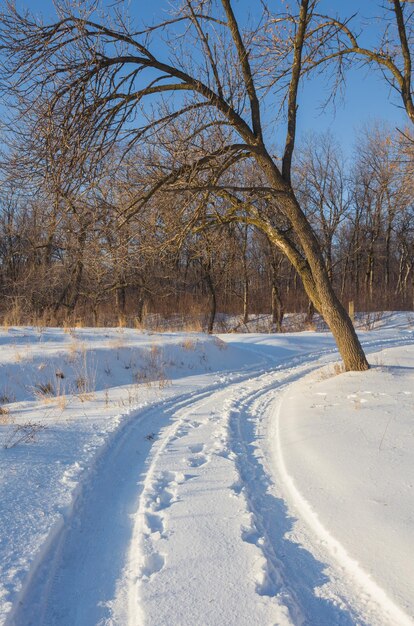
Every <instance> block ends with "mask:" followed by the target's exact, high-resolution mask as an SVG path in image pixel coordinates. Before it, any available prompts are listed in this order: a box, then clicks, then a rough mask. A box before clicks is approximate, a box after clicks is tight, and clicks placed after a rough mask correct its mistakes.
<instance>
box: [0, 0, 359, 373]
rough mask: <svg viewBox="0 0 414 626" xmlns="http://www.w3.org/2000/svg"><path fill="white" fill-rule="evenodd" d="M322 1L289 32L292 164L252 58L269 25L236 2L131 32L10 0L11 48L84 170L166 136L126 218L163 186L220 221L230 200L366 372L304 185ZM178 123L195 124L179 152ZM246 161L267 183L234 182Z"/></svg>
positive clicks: (27, 90) (301, 9)
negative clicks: (309, 85)
mask: <svg viewBox="0 0 414 626" xmlns="http://www.w3.org/2000/svg"><path fill="white" fill-rule="evenodd" d="M316 4H317V1H316V0H300V1H299V2H298V3H297V13H291V14H290V15H289V16H287V18H286V19H287V22H286V24H287V25H288V31H289V32H288V36H287V37H284V36H283V34H282V30H280V31H279V38H280V41H281V42H282V47H283V48H284V49H286V50H287V52H286V55H285V65H286V61H287V66H286V67H287V70H286V67H285V68H283V71H281V74H280V76H279V77H278V76H277V75H276V76H275V78H276V79H278V80H279V79H280V81H281V82H280V83H279V84H280V85H283V86H284V87H286V90H285V94H284V97H285V103H286V139H285V146H284V150H283V155H282V158H281V160H280V161H279V160H278V159H276V158H275V157H274V156H272V150H271V147H270V145H271V144H269V142H268V141H266V139H265V134H264V132H263V122H262V115H263V113H262V104H261V95H262V94H264V93H265V90H266V89H267V88H268V81H264V80H262V78H261V77H262V75H261V73H260V71H259V69H258V63H256V61H255V59H254V58H253V55H252V54H251V47H252V43H253V40H254V38H255V35H256V32H257V29H248V28H247V27H246V26H245V25H244V24H243V17H242V16H240V17H239V18H237V17H236V15H235V12H234V9H233V6H232V3H231V1H230V0H221V1H220V2H210V1H207V0H205V1H199V2H192V1H191V0H186V1H185V2H183V4H182V5H181V7H180V8H179V9H178V10H177V12H176V14H175V15H173V16H172V17H171V19H169V20H166V21H163V22H162V23H160V24H155V25H153V26H150V27H146V28H144V29H142V30H141V31H137V30H134V29H132V28H130V27H128V26H127V24H126V23H125V21H124V20H123V18H122V16H121V15H120V14H119V13H118V14H116V13H114V16H113V17H114V19H113V20H110V19H109V17H108V19H105V20H104V21H102V20H101V21H98V19H95V15H94V7H93V6H92V9H91V11H90V12H89V14H88V11H87V9H83V10H82V13H81V14H79V13H78V14H75V12H74V9H73V10H72V9H71V8H70V5H69V4H68V3H64V4H62V5H59V19H58V21H56V22H55V23H53V24H43V23H42V22H41V21H40V20H39V19H37V18H35V17H33V16H31V15H29V14H26V15H20V14H19V13H18V12H17V10H16V8H15V7H14V5H13V4H11V3H8V5H7V6H8V10H7V12H5V13H4V14H3V15H2V34H1V45H2V50H3V54H4V55H5V59H6V63H5V67H6V68H7V72H6V73H8V74H9V76H10V77H11V79H12V83H13V88H14V89H15V90H17V91H18V93H19V97H20V98H24V97H26V102H27V99H28V98H29V97H30V98H32V99H33V96H35V97H36V94H37V95H38V97H42V98H45V96H47V98H48V102H49V107H50V110H51V111H52V112H54V113H56V114H57V115H58V116H59V118H60V119H61V121H62V124H63V128H64V132H65V136H68V137H70V141H71V145H75V146H76V147H77V149H78V153H77V157H78V158H79V157H81V159H82V165H83V166H85V163H86V161H88V163H89V164H91V163H92V164H94V163H96V162H97V161H96V159H95V157H98V160H99V159H101V158H102V155H103V154H105V153H106V152H107V151H108V150H109V149H111V147H112V145H113V143H114V141H116V140H117V139H120V138H121V137H122V138H123V140H124V141H127V140H128V141H129V143H130V144H134V143H135V142H137V141H138V140H140V141H143V140H144V139H146V140H147V141H150V142H152V144H154V142H156V141H160V138H161V134H160V132H161V131H162V132H163V141H164V144H163V145H162V150H161V156H159V157H158V161H159V163H158V171H157V180H154V182H153V184H147V185H146V187H145V188H142V189H141V190H140V192H139V193H137V196H136V198H135V200H134V202H133V203H132V204H131V206H129V207H127V208H126V210H125V219H131V218H132V217H133V216H134V215H136V214H137V213H138V212H139V211H140V210H142V208H143V206H144V205H145V204H146V203H147V202H148V201H149V200H150V199H151V198H153V197H154V196H155V195H156V194H157V193H158V192H159V191H160V190H162V191H163V192H165V191H166V190H167V191H168V190H170V191H181V192H182V191H184V190H185V191H187V193H191V194H193V195H194V196H196V195H197V194H201V195H205V193H206V191H208V193H209V194H211V195H212V196H214V197H215V198H216V199H217V200H216V201H215V202H216V203H218V204H219V205H220V208H219V210H217V209H215V211H216V213H217V214H218V216H219V215H220V212H221V213H222V212H223V210H224V203H225V204H226V207H227V209H228V213H229V214H230V215H231V218H232V219H234V220H235V219H237V220H238V221H240V222H242V223H248V224H251V225H254V226H255V227H256V228H259V229H260V230H262V231H263V232H264V233H265V234H266V235H267V236H268V238H269V239H270V240H271V242H272V244H273V245H275V246H277V247H278V248H279V249H280V250H282V251H283V253H284V254H285V255H286V256H287V257H288V258H289V260H290V262H291V263H292V264H293V266H294V267H295V269H296V271H297V273H298V274H299V275H300V277H301V279H302V281H303V284H304V288H305V290H306V292H307V294H308V296H309V298H310V300H311V301H312V303H313V306H314V307H315V308H316V309H317V310H318V311H319V312H320V313H321V314H322V315H323V317H324V319H325V320H326V322H327V324H328V326H329V327H330V329H331V331H332V333H333V335H334V337H335V339H336V342H337V344H338V348H339V351H340V353H341V355H342V357H343V359H344V363H345V367H346V368H347V369H348V370H364V369H367V368H368V363H367V360H366V357H365V355H364V352H363V350H362V348H361V345H360V343H359V340H358V338H357V336H356V333H355V330H354V328H353V325H352V323H351V321H350V319H349V317H348V315H347V314H346V311H345V310H344V308H343V306H342V304H341V303H340V301H339V299H338V297H337V296H336V294H335V292H334V290H333V287H332V284H331V281H330V280H329V275H328V272H327V268H326V265H325V261H324V258H323V253H322V250H321V246H320V244H319V241H318V239H317V237H316V235H315V232H314V230H313V229H312V227H311V225H310V222H309V220H308V219H307V218H306V216H305V214H304V212H303V210H302V208H301V207H300V205H299V202H298V200H297V197H296V195H295V191H294V188H293V186H292V158H293V152H294V147H295V139H296V116H297V108H298V107H297V94H298V88H299V83H300V80H301V76H302V73H303V52H304V47H305V43H306V37H307V33H308V32H309V28H310V25H311V24H312V20H313V18H314V12H315V6H316ZM108 24H109V25H108ZM278 25H279V23H277V22H275V23H274V25H273V26H274V28H275V29H277V28H278ZM160 32H164V33H166V39H167V41H166V42H165V41H164V43H162V44H161V43H160V39H156V38H157V36H158V35H159V33H160ZM183 33H185V37H183V36H182V35H183ZM153 38H155V42H154V41H152V39H153ZM290 42H291V44H290ZM188 45H191V46H192V48H191V54H190V53H189V52H188V48H186V46H188ZM166 48H168V52H167V51H166ZM157 50H158V52H157ZM194 50H198V52H197V53H195V52H194ZM160 51H164V53H162V52H161V53H160ZM277 73H278V72H276V74H277ZM282 79H283V81H282ZM9 88H10V82H9ZM170 96H171V97H170ZM134 119H135V120H136V122H135V123H133V120H134ZM177 120H181V122H183V121H185V123H186V124H187V128H188V131H187V134H186V136H185V137H184V138H183V137H181V141H180V144H179V145H178V146H177V143H176V141H177V138H176V132H175V122H176V121H177ZM137 122H138V124H137ZM189 122H190V123H189ZM137 125H138V126H139V127H138V128H137ZM181 128H182V126H181ZM166 129H167V130H166ZM220 129H221V130H222V132H217V131H218V130H220ZM168 134H169V137H168ZM166 137H168V140H167V139H166ZM218 138H220V140H219V139H218ZM173 148H174V149H173ZM242 160H250V161H251V162H252V164H253V165H252V167H253V168H254V169H255V170H256V171H257V179H258V180H260V184H259V185H255V186H253V188H242V189H240V188H237V187H234V186H232V185H230V186H229V185H227V184H226V177H227V176H229V177H230V178H231V171H232V168H233V167H234V166H235V164H236V163H237V162H239V161H242ZM160 172H164V174H163V176H159V174H160ZM259 197H260V198H261V200H262V201H261V203H258V202H257V199H258V198H259ZM261 207H263V208H261ZM277 214H281V215H282V216H283V217H284V219H285V220H286V221H287V223H288V225H289V227H288V228H287V229H286V230H282V229H279V228H278V227H277V224H276V222H277V221H276V220H275V215H277Z"/></svg>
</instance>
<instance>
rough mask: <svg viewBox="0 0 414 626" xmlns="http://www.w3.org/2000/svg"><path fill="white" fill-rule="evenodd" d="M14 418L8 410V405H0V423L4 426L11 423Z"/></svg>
mask: <svg viewBox="0 0 414 626" xmlns="http://www.w3.org/2000/svg"><path fill="white" fill-rule="evenodd" d="M13 422H14V418H13V416H12V414H11V412H10V409H9V407H7V406H0V425H1V426H5V425H7V424H13Z"/></svg>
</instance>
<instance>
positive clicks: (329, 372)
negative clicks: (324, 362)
mask: <svg viewBox="0 0 414 626" xmlns="http://www.w3.org/2000/svg"><path fill="white" fill-rule="evenodd" d="M345 372H346V369H345V365H344V364H343V363H342V362H338V363H332V364H331V365H328V366H326V367H323V368H321V369H320V370H318V372H317V380H318V382H319V381H322V380H328V379H329V378H334V377H335V376H339V375H340V374H344V373H345Z"/></svg>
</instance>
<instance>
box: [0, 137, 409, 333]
mask: <svg viewBox="0 0 414 626" xmlns="http://www.w3.org/2000/svg"><path fill="white" fill-rule="evenodd" d="M36 149H37V148H36V146H35V145H34V144H33V145H30V143H26V145H25V146H23V144H22V141H21V139H20V141H18V142H17V143H16V145H15V146H14V147H13V146H12V147H10V148H9V149H8V151H7V153H6V154H7V155H6V156H4V157H3V164H2V185H1V192H0V194H1V195H0V202H1V209H0V211H1V212H0V290H1V305H0V314H1V318H2V320H3V323H9V324H23V323H38V322H39V321H40V322H42V323H45V324H63V323H76V321H81V322H82V323H84V324H87V325H116V324H118V323H120V322H121V323H127V324H134V323H135V324H137V325H140V324H145V321H146V318H147V320H148V316H152V317H153V315H154V314H156V315H158V317H159V318H163V319H164V318H165V319H170V320H172V319H179V320H187V321H188V322H191V321H192V322H193V323H194V324H195V326H196V327H197V324H200V327H202V328H204V329H206V330H209V331H212V330H213V328H214V323H215V320H216V319H217V317H216V316H217V313H218V312H223V313H231V314H235V315H239V316H240V318H241V321H247V319H248V316H249V314H251V313H271V314H272V319H273V328H274V329H275V330H281V327H282V320H283V314H284V312H285V311H286V312H287V311H288V312H299V311H308V312H309V314H310V315H311V314H312V306H311V305H310V304H309V300H308V297H307V296H306V294H305V291H304V289H303V286H302V282H301V280H300V279H299V277H298V275H297V273H296V271H295V269H294V268H293V266H292V265H291V264H290V263H289V261H288V260H287V258H286V257H284V256H283V255H282V253H281V252H280V251H279V250H278V249H277V248H276V247H275V246H274V245H271V243H270V242H269V241H268V239H267V237H266V235H265V234H264V233H263V232H261V231H260V230H257V229H255V226H254V223H252V220H251V219H249V220H246V222H245V223H244V221H243V216H242V215H241V213H240V211H239V212H238V214H237V219H234V220H232V218H231V211H229V207H228V206H227V207H224V208H223V205H224V204H225V203H226V199H225V197H224V198H221V200H220V203H217V200H215V201H214V202H213V201H211V200H210V199H209V197H207V196H206V201H205V203H204V205H200V203H199V201H198V204H197V205H195V204H194V202H195V201H194V194H191V193H188V194H186V192H185V190H182V189H181V190H180V191H179V192H175V193H174V194H173V193H168V192H165V193H161V194H158V195H157V197H156V199H155V198H154V201H149V202H147V203H146V204H145V206H144V208H141V209H140V210H139V211H135V210H134V206H135V204H134V203H135V201H136V197H137V193H138V192H140V190H142V189H145V188H146V186H147V185H148V181H150V180H151V178H152V177H153V170H154V167H155V164H156V167H157V169H159V168H160V161H161V159H162V156H161V155H157V154H156V153H155V152H154V151H152V152H151V153H150V155H148V154H145V155H143V154H141V153H139V151H137V150H132V151H131V150H130V151H129V153H128V156H127V158H125V159H123V160H121V159H119V153H117V154H115V153H114V151H113V150H112V151H110V152H109V153H108V154H107V155H106V156H105V157H103V158H102V160H101V162H100V164H99V172H96V171H95V172H94V175H93V177H92V176H91V173H90V171H88V175H86V174H85V171H81V170H76V171H75V170H74V171H73V172H72V175H71V176H70V178H69V177H68V176H67V171H68V170H67V164H65V167H62V169H61V170H60V169H59V166H58V165H56V163H55V164H54V167H53V168H50V164H48V163H46V162H44V161H43V160H42V154H40V153H39V155H36ZM117 150H119V148H117ZM296 154H297V156H296V161H295V163H294V168H293V178H294V181H295V187H296V189H297V195H298V197H299V198H300V202H301V205H302V207H303V209H304V212H305V213H306V216H307V217H308V219H309V221H310V222H311V224H312V226H313V228H314V230H315V232H316V233H317V236H318V239H319V242H320V245H321V247H322V250H323V255H324V259H325V262H326V265H327V269H328V273H329V276H330V278H331V280H332V282H333V285H334V287H335V290H336V292H337V294H338V295H339V296H340V298H341V300H342V302H343V303H344V304H345V305H347V303H348V301H350V300H353V301H354V303H355V307H356V309H357V310H363V311H372V310H379V309H412V308H413V307H414V193H413V192H414V176H413V174H414V172H413V161H414V159H413V142H412V140H410V137H409V131H408V130H406V131H404V132H400V131H390V130H387V129H385V128H383V127H382V126H380V125H377V126H374V127H372V128H370V129H369V130H367V129H365V130H364V131H361V133H360V136H359V137H357V141H356V148H355V151H354V154H353V155H352V157H351V158H350V159H348V160H347V161H346V160H345V158H344V156H343V154H342V152H341V148H340V146H339V145H338V144H337V142H336V141H335V140H334V138H333V137H332V136H331V135H329V134H326V135H309V136H308V137H307V138H306V140H304V141H302V144H301V146H300V148H299V149H298V150H297V153H296ZM120 162H121V163H122V165H121V166H120V165H119V163H120ZM253 174H254V173H252V172H251V171H249V169H248V167H246V165H245V164H243V163H241V164H240V165H239V166H238V168H237V172H236V174H235V173H234V172H233V174H232V176H233V180H232V184H233V185H235V184H236V183H235V180H236V179H237V177H240V180H242V181H243V185H244V186H246V184H247V182H246V181H248V180H249V176H251V175H253ZM255 184H256V185H257V180H256V181H255ZM257 202H260V196H259V199H258V200H257ZM279 219H280V218H279ZM253 221H254V220H253ZM278 226H279V227H280V228H289V225H288V224H284V223H283V222H282V223H280V224H279V225H278Z"/></svg>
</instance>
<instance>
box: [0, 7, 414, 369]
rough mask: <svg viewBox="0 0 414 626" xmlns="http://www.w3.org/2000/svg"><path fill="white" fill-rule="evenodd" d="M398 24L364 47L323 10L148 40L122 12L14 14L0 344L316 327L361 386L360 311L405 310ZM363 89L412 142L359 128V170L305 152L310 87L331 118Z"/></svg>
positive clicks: (167, 25) (405, 170)
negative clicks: (323, 94)
mask: <svg viewBox="0 0 414 626" xmlns="http://www.w3.org/2000/svg"><path fill="white" fill-rule="evenodd" d="M259 4H260V3H258V5H259ZM279 5H280V6H279ZM322 5H323V3H322ZM388 5H389V6H388ZM388 5H387V6H384V7H382V8H378V11H380V10H381V11H382V14H381V21H380V20H378V19H377V20H376V22H377V23H379V26H377V27H376V30H375V41H374V40H372V41H369V43H366V44H365V43H364V42H363V41H361V40H363V38H364V24H365V23H364V21H363V18H361V17H360V16H359V15H354V16H351V17H340V16H338V15H336V14H334V13H333V12H332V13H331V14H324V13H323V12H322V11H323V9H324V7H323V6H321V3H320V2H318V1H317V0H301V1H298V2H295V3H292V6H290V5H286V4H285V3H283V2H281V3H278V6H277V7H276V8H277V11H276V10H275V9H274V8H272V7H271V6H270V4H269V5H266V4H265V3H261V6H260V7H259V6H258V7H256V9H255V10H254V11H253V10H252V13H251V14H250V13H249V11H248V8H246V7H245V6H244V4H243V3H241V5H240V6H239V5H237V6H236V5H235V6H233V3H232V2H230V0H222V1H221V2H214V1H210V0H201V1H197V2H192V1H190V0H186V1H185V2H182V3H177V5H176V6H174V7H173V8H172V9H171V11H170V13H169V14H168V15H167V17H165V14H164V13H163V12H162V11H160V13H159V15H158V13H156V10H155V9H154V16H153V19H152V21H151V23H148V22H147V23H146V24H143V23H140V20H139V16H138V17H137V16H135V15H134V16H132V15H130V14H129V13H128V8H127V7H126V3H122V2H121V3H115V5H113V6H112V5H109V4H108V5H107V4H106V3H105V2H87V3H81V4H78V3H76V2H58V3H56V4H55V10H56V16H55V19H54V21H53V20H52V21H50V20H46V19H45V20H43V19H42V18H40V17H38V16H37V15H35V14H33V15H32V14H31V13H29V12H19V10H18V8H17V7H16V5H15V4H14V3H13V2H6V3H5V9H3V11H2V13H1V34H0V50H1V54H2V58H3V64H2V71H1V93H2V97H3V104H4V107H3V109H2V111H3V113H2V118H3V119H2V146H3V147H2V155H1V163H0V176H1V185H0V206H1V209H0V210H1V212H0V290H1V295H2V298H1V304H0V314H1V317H2V321H3V324H5V325H10V324H28V323H36V324H44V325H65V324H67V325H75V324H78V325H103V326H105V325H106V326H114V325H128V326H135V327H142V326H143V325H147V326H151V325H153V326H154V327H157V328H162V327H164V328H168V327H170V328H177V327H180V326H181V327H183V328H184V327H185V328H189V327H193V328H195V329H200V330H206V331H208V332H210V333H211V332H213V331H214V329H223V328H224V329H226V330H228V329H229V328H228V327H226V326H223V324H224V323H225V319H226V317H225V315H226V314H228V315H230V316H233V317H234V316H238V318H239V319H240V322H239V323H237V324H236V326H237V325H239V324H244V325H245V324H247V323H248V320H249V315H251V314H262V315H270V317H269V320H270V321H269V330H271V331H275V332H280V331H283V328H284V327H283V317H284V314H285V313H291V312H303V313H306V321H307V323H308V324H311V323H312V319H313V315H314V313H315V312H319V313H320V314H321V315H322V317H323V319H324V320H325V321H326V323H327V325H328V327H329V328H330V329H331V331H332V332H333V334H334V337H335V339H336V341H337V343H338V346H339V349H340V351H341V354H342V356H343V357H344V359H345V363H346V367H347V369H365V368H366V367H367V362H366V360H365V358H364V355H363V352H362V350H361V347H360V345H359V344H358V340H357V338H356V335H355V332H354V330H353V327H352V322H351V321H350V319H349V316H348V314H347V311H348V307H349V306H351V307H352V310H357V311H365V312H369V311H376V310H412V309H413V306H414V245H413V244H414V204H413V197H414V195H413V187H414V177H413V160H414V159H413V153H414V147H413V146H414V144H413V136H412V122H413V120H414V107H413V99H412V90H411V74H412V68H411V44H412V39H413V24H412V14H413V7H412V4H411V3H408V2H399V1H397V0H394V1H393V2H390V3H388ZM364 19H365V18H364ZM134 20H135V21H134ZM372 20H373V21H375V20H374V18H372ZM135 22H136V23H135ZM190 51H191V54H190ZM355 68H362V70H364V71H366V72H367V71H368V72H374V73H375V72H376V73H377V74H378V75H379V79H382V80H385V81H386V82H387V83H388V84H389V85H390V90H391V91H392V92H393V94H394V95H393V97H394V99H398V105H399V106H400V107H401V108H402V109H403V111H404V112H405V113H406V116H405V122H404V126H402V127H401V128H395V127H393V126H392V125H391V124H389V123H387V121H375V120H373V121H372V124H370V125H365V126H364V127H362V126H361V127H360V128H359V130H357V131H355V137H354V149H353V152H352V154H345V153H344V150H343V147H342V146H341V144H340V142H339V141H338V140H337V139H336V137H335V128H333V129H331V130H329V131H326V132H315V131H313V130H312V129H311V128H309V129H307V130H306V132H304V133H302V134H301V136H300V137H298V136H297V124H298V119H299V120H300V111H301V107H300V106H299V102H300V93H301V92H300V89H301V86H302V83H305V82H306V81H309V80H312V79H313V77H314V76H315V75H318V76H319V77H320V76H322V77H323V79H326V81H330V85H331V87H330V96H329V98H328V101H327V102H325V103H324V106H326V107H328V106H330V100H331V99H333V100H335V99H337V98H338V99H339V98H340V97H341V92H345V97H346V88H347V86H346V74H347V72H348V71H350V70H353V69H355ZM273 105H275V108H276V109H277V110H276V112H274V113H273V114H271V113H270V109H271V106H273ZM304 106H306V103H304ZM223 320H224V321H223ZM230 329H231V328H230Z"/></svg>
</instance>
